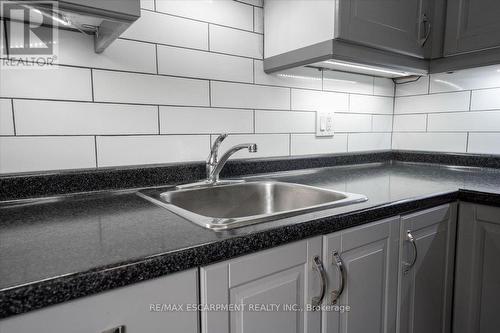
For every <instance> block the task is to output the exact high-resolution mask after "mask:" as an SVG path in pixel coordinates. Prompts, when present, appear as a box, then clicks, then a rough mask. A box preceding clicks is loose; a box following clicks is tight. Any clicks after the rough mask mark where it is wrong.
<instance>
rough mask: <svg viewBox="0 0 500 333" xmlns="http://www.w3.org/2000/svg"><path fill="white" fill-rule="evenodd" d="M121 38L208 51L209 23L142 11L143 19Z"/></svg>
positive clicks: (135, 23)
mask: <svg viewBox="0 0 500 333" xmlns="http://www.w3.org/2000/svg"><path fill="white" fill-rule="evenodd" d="M160 2H164V1H158V3H160ZM166 2H168V1H166ZM121 37H123V38H128V39H135V40H140V41H145V42H150V43H160V44H167V45H174V46H184V47H190V48H194V49H201V50H208V23H203V22H197V21H193V20H189V19H185V18H180V17H175V16H171V15H166V14H162V13H153V12H150V11H147V10H142V11H141V17H140V18H139V19H138V20H137V21H136V22H134V24H132V25H131V26H130V27H129V28H128V29H127V30H125V32H124V33H123V34H122V35H121Z"/></svg>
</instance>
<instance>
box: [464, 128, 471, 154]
mask: <svg viewBox="0 0 500 333" xmlns="http://www.w3.org/2000/svg"><path fill="white" fill-rule="evenodd" d="M469 135H470V132H467V140H466V142H465V152H466V153H467V152H468V151H469Z"/></svg>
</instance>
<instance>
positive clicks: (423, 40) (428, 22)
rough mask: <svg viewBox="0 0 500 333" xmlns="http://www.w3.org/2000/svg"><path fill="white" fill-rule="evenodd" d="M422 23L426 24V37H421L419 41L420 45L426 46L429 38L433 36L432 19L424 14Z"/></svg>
mask: <svg viewBox="0 0 500 333" xmlns="http://www.w3.org/2000/svg"><path fill="white" fill-rule="evenodd" d="M422 23H423V24H424V29H425V36H424V38H420V39H419V41H418V45H420V47H424V46H425V44H426V43H427V41H428V40H429V37H430V36H431V31H432V23H431V20H430V19H429V18H428V17H427V15H426V14H424V16H423V17H422Z"/></svg>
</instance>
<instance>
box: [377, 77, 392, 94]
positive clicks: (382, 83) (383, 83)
mask: <svg viewBox="0 0 500 333" xmlns="http://www.w3.org/2000/svg"><path fill="white" fill-rule="evenodd" d="M394 87H395V84H394V82H393V81H392V79H386V78H383V77H375V78H374V81H373V94H374V95H379V96H389V97H394Z"/></svg>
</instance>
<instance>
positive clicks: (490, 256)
mask: <svg viewBox="0 0 500 333" xmlns="http://www.w3.org/2000/svg"><path fill="white" fill-rule="evenodd" d="M499 263H500V208H498V207H488V206H482V205H474V204H470V203H461V204H460V213H459V221H458V238H457V258H456V265H457V267H456V271H455V272H456V276H455V301H454V313H453V332H454V333H470V332H477V333H496V332H498V329H499V327H500V316H499V314H498V309H499V307H500V299H499V297H500V296H499V295H500V264H499Z"/></svg>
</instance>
